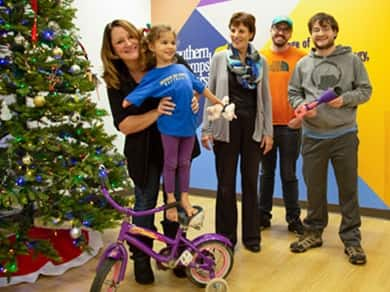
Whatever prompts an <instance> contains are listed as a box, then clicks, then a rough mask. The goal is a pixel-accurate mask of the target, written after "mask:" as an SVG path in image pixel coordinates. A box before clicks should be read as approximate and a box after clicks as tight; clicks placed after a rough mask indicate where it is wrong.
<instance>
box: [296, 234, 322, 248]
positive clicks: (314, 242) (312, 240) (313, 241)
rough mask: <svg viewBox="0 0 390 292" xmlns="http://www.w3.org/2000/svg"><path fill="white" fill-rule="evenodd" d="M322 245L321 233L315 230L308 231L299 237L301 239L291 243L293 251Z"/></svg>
mask: <svg viewBox="0 0 390 292" xmlns="http://www.w3.org/2000/svg"><path fill="white" fill-rule="evenodd" d="M321 245H322V238H321V235H319V234H316V233H314V232H309V233H306V234H304V235H302V236H300V237H299V239H298V240H297V241H295V242H293V243H291V244H290V250H291V251H292V252H296V253H300V252H305V251H307V250H308V249H310V248H315V247H320V246H321Z"/></svg>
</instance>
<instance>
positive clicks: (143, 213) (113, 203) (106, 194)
mask: <svg viewBox="0 0 390 292" xmlns="http://www.w3.org/2000/svg"><path fill="white" fill-rule="evenodd" d="M99 177H100V181H101V186H100V188H101V190H102V193H103V196H104V197H105V198H106V200H107V201H108V202H109V203H110V205H111V206H112V207H114V208H115V209H116V210H118V211H119V212H121V213H124V214H126V215H128V216H134V217H140V216H147V215H152V214H154V213H157V212H161V211H163V210H166V209H170V208H175V207H178V206H179V205H180V202H177V201H176V202H174V203H169V204H166V205H163V206H160V207H157V208H153V209H149V210H144V211H135V210H134V209H132V208H128V207H123V206H121V205H119V204H118V203H117V202H116V201H115V200H114V199H113V198H112V197H111V196H110V193H109V191H108V189H107V187H106V181H107V180H108V175H107V171H106V169H105V168H104V167H103V166H102V167H100V169H99Z"/></svg>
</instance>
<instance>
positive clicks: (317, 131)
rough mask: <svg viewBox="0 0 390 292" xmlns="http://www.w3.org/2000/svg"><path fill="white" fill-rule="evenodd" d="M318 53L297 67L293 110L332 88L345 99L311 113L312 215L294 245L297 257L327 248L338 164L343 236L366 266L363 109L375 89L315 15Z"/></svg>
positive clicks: (307, 155)
mask: <svg viewBox="0 0 390 292" xmlns="http://www.w3.org/2000/svg"><path fill="white" fill-rule="evenodd" d="M308 27H309V31H310V34H311V38H312V40H313V43H314V46H315V49H313V50H312V52H311V53H310V54H309V55H308V56H306V57H304V58H302V59H301V60H300V61H299V62H298V64H297V65H296V67H295V71H294V73H293V76H292V78H291V80H290V84H289V91H288V95H289V101H290V104H291V105H292V106H293V107H294V108H297V107H299V106H301V105H303V104H307V103H310V102H312V101H314V100H315V98H317V97H319V96H320V95H321V93H323V92H324V91H325V90H327V89H329V88H334V87H340V88H341V90H342V94H341V95H340V96H338V97H336V98H335V99H333V100H332V101H330V102H328V103H325V104H322V105H320V106H318V107H317V108H315V109H313V110H310V111H309V112H308V113H307V114H306V116H305V118H304V119H303V124H302V131H303V141H302V157H303V176H304V180H305V183H306V187H307V199H308V209H307V217H306V218H305V219H304V225H305V231H306V232H305V234H304V235H303V236H301V237H300V238H299V240H298V241H295V242H293V243H292V244H291V245H290V249H291V251H292V252H305V251H306V250H308V249H310V248H314V247H319V246H321V245H322V233H323V230H324V228H325V227H326V226H327V224H328V211H327V198H326V196H327V194H326V187H327V174H328V163H329V161H330V162H331V163H332V165H333V168H334V173H335V176H336V180H337V185H338V189H339V204H340V210H341V215H342V221H341V225H340V229H339V235H340V238H341V240H342V242H343V243H344V246H345V249H344V251H345V253H346V254H347V256H348V259H349V261H350V262H351V263H352V264H365V263H366V255H365V253H364V250H363V249H362V247H361V234H360V230H359V227H360V225H361V220H360V214H359V203H358V190H357V181H358V174H357V159H358V158H357V152H358V144H359V140H358V136H357V123H356V111H357V106H358V105H360V104H362V103H364V102H366V101H368V99H369V98H370V96H371V92H372V87H371V84H370V81H369V79H368V75H367V72H366V70H365V68H364V65H363V63H362V61H361V60H360V59H359V57H358V56H357V55H355V54H353V53H352V51H351V48H350V47H345V46H336V45H335V43H334V41H335V39H336V37H337V33H338V31H339V27H338V24H337V21H336V20H335V19H334V17H333V16H331V15H329V14H326V13H317V14H315V15H314V16H313V17H312V18H311V19H310V20H309V23H308Z"/></svg>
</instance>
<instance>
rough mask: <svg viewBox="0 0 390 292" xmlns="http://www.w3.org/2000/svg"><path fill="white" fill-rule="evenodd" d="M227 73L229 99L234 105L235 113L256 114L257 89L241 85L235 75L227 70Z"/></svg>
mask: <svg viewBox="0 0 390 292" xmlns="http://www.w3.org/2000/svg"><path fill="white" fill-rule="evenodd" d="M228 74H229V101H230V102H233V103H234V104H235V105H236V108H235V113H236V115H238V116H241V115H244V116H256V111H257V105H256V102H257V89H256V88H255V89H248V88H244V87H242V85H241V84H240V83H239V82H238V80H237V78H236V75H235V74H234V73H233V72H230V71H229V70H228Z"/></svg>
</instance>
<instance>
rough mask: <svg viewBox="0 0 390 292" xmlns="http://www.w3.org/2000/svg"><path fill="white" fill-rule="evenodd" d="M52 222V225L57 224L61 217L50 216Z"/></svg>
mask: <svg viewBox="0 0 390 292" xmlns="http://www.w3.org/2000/svg"><path fill="white" fill-rule="evenodd" d="M51 221H52V222H53V224H54V225H57V224H58V223H60V222H61V218H59V217H57V218H52V220H51Z"/></svg>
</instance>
